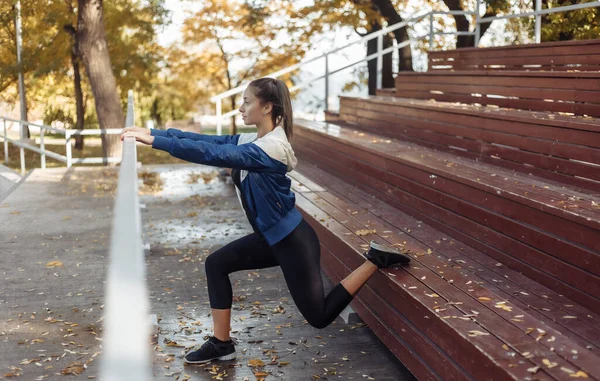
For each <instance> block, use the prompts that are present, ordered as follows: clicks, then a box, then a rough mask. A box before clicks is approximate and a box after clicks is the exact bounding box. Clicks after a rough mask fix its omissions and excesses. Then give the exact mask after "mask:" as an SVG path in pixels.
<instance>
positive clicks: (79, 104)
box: [64, 9, 85, 150]
mask: <svg viewBox="0 0 600 381" xmlns="http://www.w3.org/2000/svg"><path fill="white" fill-rule="evenodd" d="M71 12H73V10H72V9H71ZM64 30H65V31H66V32H67V33H69V34H70V35H71V38H72V39H73V46H72V48H71V66H73V87H74V88H75V110H76V114H77V115H76V120H75V128H76V129H78V130H83V128H84V125H83V122H84V119H85V103H84V102H83V91H82V90H81V72H80V65H79V52H78V50H77V45H78V43H77V32H76V31H75V28H74V27H73V25H65V26H64ZM83 139H84V135H77V136H75V149H78V150H83Z"/></svg>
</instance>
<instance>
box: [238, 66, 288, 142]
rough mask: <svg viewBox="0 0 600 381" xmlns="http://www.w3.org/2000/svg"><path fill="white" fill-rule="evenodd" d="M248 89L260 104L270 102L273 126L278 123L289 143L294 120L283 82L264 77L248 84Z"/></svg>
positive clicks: (286, 88)
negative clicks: (251, 90)
mask: <svg viewBox="0 0 600 381" xmlns="http://www.w3.org/2000/svg"><path fill="white" fill-rule="evenodd" d="M248 87H252V88H253V93H254V96H256V97H257V98H258V99H259V100H260V101H261V103H263V104H264V103H267V102H271V103H272V104H273V111H272V112H271V119H272V120H273V124H274V125H275V126H278V125H279V124H280V123H281V124H282V126H283V129H284V130H285V134H286V136H287V138H288V141H289V142H290V143H291V141H292V138H293V135H294V132H293V128H294V119H293V115H292V100H291V97H290V91H289V90H288V87H287V86H286V84H285V82H283V81H282V80H279V79H275V78H267V77H265V78H259V79H255V80H254V81H252V82H250V84H249V85H248Z"/></svg>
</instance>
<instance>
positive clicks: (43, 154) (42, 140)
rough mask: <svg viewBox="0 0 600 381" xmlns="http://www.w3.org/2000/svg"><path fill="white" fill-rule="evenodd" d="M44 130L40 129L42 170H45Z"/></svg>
mask: <svg viewBox="0 0 600 381" xmlns="http://www.w3.org/2000/svg"><path fill="white" fill-rule="evenodd" d="M45 132H46V130H45V129H44V128H40V148H41V150H42V152H43V153H42V169H46V150H45V149H44V133H45Z"/></svg>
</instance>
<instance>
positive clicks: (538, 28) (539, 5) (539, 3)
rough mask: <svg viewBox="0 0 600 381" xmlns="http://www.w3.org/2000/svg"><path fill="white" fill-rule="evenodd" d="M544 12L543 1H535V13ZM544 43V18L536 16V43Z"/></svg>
mask: <svg viewBox="0 0 600 381" xmlns="http://www.w3.org/2000/svg"><path fill="white" fill-rule="evenodd" d="M541 10H542V0H535V11H536V12H539V11H541ZM540 42H542V16H541V15H535V43H536V44H539V43H540Z"/></svg>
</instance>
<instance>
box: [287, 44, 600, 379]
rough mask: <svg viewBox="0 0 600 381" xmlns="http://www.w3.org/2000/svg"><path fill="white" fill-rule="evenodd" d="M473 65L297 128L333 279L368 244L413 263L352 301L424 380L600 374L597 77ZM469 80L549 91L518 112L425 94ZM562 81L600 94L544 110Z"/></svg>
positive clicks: (305, 180) (462, 96)
mask: <svg viewBox="0 0 600 381" xmlns="http://www.w3.org/2000/svg"><path fill="white" fill-rule="evenodd" d="M573 44H574V45H577V46H586V49H588V48H589V47H590V46H591V47H597V46H600V44H599V42H598V41H595V42H588V43H573ZM556 46H557V44H550V45H549V46H546V47H551V48H552V49H555V48H556ZM546 47H545V44H541V45H540V46H539V47H536V48H539V49H545V48H546ZM506 49H507V50H511V49H515V48H512V47H508V48H506ZM589 49H592V48H589ZM493 50H494V52H495V53H494V54H496V55H497V56H498V57H501V54H500V53H498V51H500V49H499V48H493ZM540 51H541V50H540ZM478 52H479V53H480V54H481V55H482V56H485V55H486V54H489V52H487V49H478ZM454 54H455V56H456V55H458V54H459V52H454ZM511 54H512V53H511V52H507V53H506V57H512V56H511ZM448 55H450V53H449V54H448ZM513 56H515V57H518V54H516V55H513ZM567 56H568V55H567V54H565V57H567ZM510 62H511V65H513V66H514V65H517V64H518V63H515V61H513V60H511V61H510ZM527 62H529V61H527ZM577 62H582V61H577ZM589 62H591V61H588V63H589ZM565 64H566V65H567V66H568V62H567V61H565ZM468 69H469V72H468V73H467V72H461V71H447V72H444V71H442V70H436V71H434V72H428V73H418V74H417V73H415V74H404V73H402V74H400V75H398V77H397V79H396V88H395V89H394V90H389V89H382V90H380V91H379V92H378V96H372V97H362V98H361V97H355V98H349V97H342V98H341V102H340V112H339V114H337V115H336V114H333V113H330V114H328V119H329V120H332V119H331V118H335V123H333V122H312V121H304V120H300V121H296V129H295V138H294V142H293V146H294V150H295V151H296V153H297V154H298V156H299V158H300V164H299V166H298V168H297V171H295V172H293V173H291V177H292V178H293V181H294V189H295V192H296V195H297V198H296V203H297V206H298V207H299V209H300V210H301V211H302V213H303V215H304V217H305V219H307V221H308V222H309V223H310V224H311V225H312V226H313V227H314V228H315V230H316V231H317V233H318V234H319V238H320V240H321V246H322V263H323V268H324V271H325V272H326V274H327V275H328V276H329V277H330V278H332V279H333V280H334V281H339V280H341V279H343V278H344V277H345V276H346V275H348V274H349V273H350V272H351V271H352V270H353V269H354V268H356V267H357V266H359V265H360V264H361V263H362V261H364V259H363V258H362V257H361V255H360V253H362V252H364V251H365V250H366V249H367V248H368V242H369V241H370V240H372V239H373V240H376V241H378V242H381V243H385V244H388V245H395V246H397V247H406V248H408V249H410V250H412V251H415V252H417V253H418V254H417V255H415V257H414V259H413V262H412V265H411V266H410V267H407V268H398V269H386V270H384V271H379V272H377V273H376V274H375V275H374V276H373V278H372V279H370V280H369V282H367V284H366V285H365V287H364V288H363V289H361V291H359V293H358V294H357V297H356V298H355V300H354V301H353V304H352V306H353V307H354V309H355V310H357V311H358V312H359V314H360V315H361V317H362V318H363V319H364V320H365V322H366V323H367V324H369V326H370V327H371V328H372V329H373V331H374V332H375V333H376V334H377V335H378V336H379V337H380V339H381V340H382V341H383V342H384V343H385V344H386V345H387V346H388V347H389V348H390V350H391V351H392V352H393V353H394V354H395V355H396V356H397V357H398V358H399V359H400V360H401V361H402V362H403V363H404V364H405V365H406V366H407V367H408V368H409V369H410V370H411V372H413V374H414V375H415V376H416V377H417V378H419V379H439V380H447V379H448V380H449V379H452V380H473V379H476V380H509V379H511V380H514V379H517V380H526V379H531V380H533V379H539V380H570V379H573V377H583V376H587V377H588V378H589V379H600V361H599V360H600V356H599V355H598V350H599V349H600V348H599V347H598V343H600V175H599V172H600V171H598V169H599V168H600V119H598V118H597V117H598V116H600V113H597V112H596V111H595V110H600V108H597V107H600V92H599V90H598V89H600V86H598V85H599V82H598V81H599V80H600V74H598V73H593V72H590V73H586V74H585V75H581V74H578V75H575V74H571V73H570V72H566V71H564V70H563V71H561V72H557V73H549V72H548V73H546V72H541V71H540V72H537V73H531V72H527V71H524V70H523V71H519V70H514V68H511V70H510V72H508V71H504V72H493V71H489V70H473V68H471V67H469V68H468ZM475 73H476V74H477V75H476V76H475V78H476V80H473V81H472V83H471V84H470V85H469V86H488V85H489V83H492V82H493V81H495V80H497V79H499V78H504V80H506V78H507V77H511V78H517V79H520V81H522V82H519V80H515V82H512V83H511V86H508V87H511V88H512V87H518V88H521V87H522V86H512V85H515V84H517V85H518V84H520V83H527V84H528V85H527V86H529V87H528V88H531V86H533V84H534V83H535V84H537V85H535V86H538V87H539V88H538V89H537V91H539V92H540V93H543V94H545V95H544V96H543V97H541V96H540V97H538V98H539V99H537V100H534V101H532V99H531V98H527V99H521V98H519V97H517V96H515V97H512V98H510V99H509V100H510V109H507V108H502V107H490V106H485V104H486V103H487V102H483V103H482V102H480V99H479V98H480V97H473V96H472V95H471V94H470V93H469V91H470V90H469V91H466V90H465V91H462V92H459V91H456V92H452V93H447V92H446V93H445V95H447V97H446V98H444V99H436V97H435V95H439V94H436V93H433V96H427V95H426V94H432V93H431V92H430V90H428V89H434V88H437V89H439V88H440V87H437V84H439V83H443V81H440V80H439V78H443V79H444V81H445V80H447V81H448V83H451V81H453V80H456V79H457V78H460V79H461V81H462V80H463V79H464V80H466V79H468V78H472V77H473V76H474V75H475ZM505 74H506V75H505ZM533 74H535V75H533ZM501 75H505V76H504V77H502V76H501ZM540 78H542V79H544V80H542V81H537V80H536V79H540ZM550 79H552V80H553V81H554V80H557V79H560V81H558V82H555V83H554V84H552V83H550V82H552V81H550ZM569 81H570V82H569ZM559 82H560V84H561V86H563V87H564V88H565V89H568V84H569V83H571V88H572V89H577V90H582V89H587V90H585V91H589V92H592V93H595V94H597V95H598V98H593V97H591V98H586V99H585V101H584V100H583V98H581V97H578V95H577V94H578V93H579V92H584V91H574V92H572V95H573V98H571V99H570V100H566V99H562V98H561V99H560V100H561V101H562V102H558V101H555V102H549V101H545V100H543V99H552V100H554V99H553V98H545V97H547V96H548V95H552V94H559V95H560V96H561V97H562V96H563V95H564V94H565V92H562V91H559V92H555V91H554V90H549V91H548V92H546V93H544V91H545V90H543V87H544V86H553V88H556V87H557V86H558V85H557V84H558V83H559ZM407 83H408V84H410V86H413V87H415V88H416V87H419V90H418V91H416V90H415V89H411V90H406V84H407ZM430 84H435V86H433V85H432V86H431V87H428V86H429V85H430ZM496 84H497V86H502V85H506V84H507V82H506V81H505V82H502V81H499V82H496ZM417 85H418V86H417ZM453 86H454V85H453ZM459 87H460V86H456V88H459ZM522 88H523V89H525V88H526V87H522ZM446 90H447V89H446ZM434 91H436V90H434ZM519 91H521V90H519ZM495 94H497V93H495ZM533 94H535V91H532V92H531V93H530V94H529V95H528V97H532V96H533ZM467 96H468V97H467ZM432 98H433V99H436V100H435V101H432V100H431V99H432ZM492 99H494V98H492ZM498 99H501V98H498ZM556 100H558V99H556ZM592 101H595V102H596V103H595V104H594V103H592ZM475 103H478V104H475ZM558 103H560V104H561V105H560V107H556V104H558ZM532 105H535V107H532ZM543 106H548V107H543ZM532 109H533V110H534V111H532ZM567 110H568V111H567ZM556 111H561V112H570V113H572V115H564V114H560V113H557V112H556Z"/></svg>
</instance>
